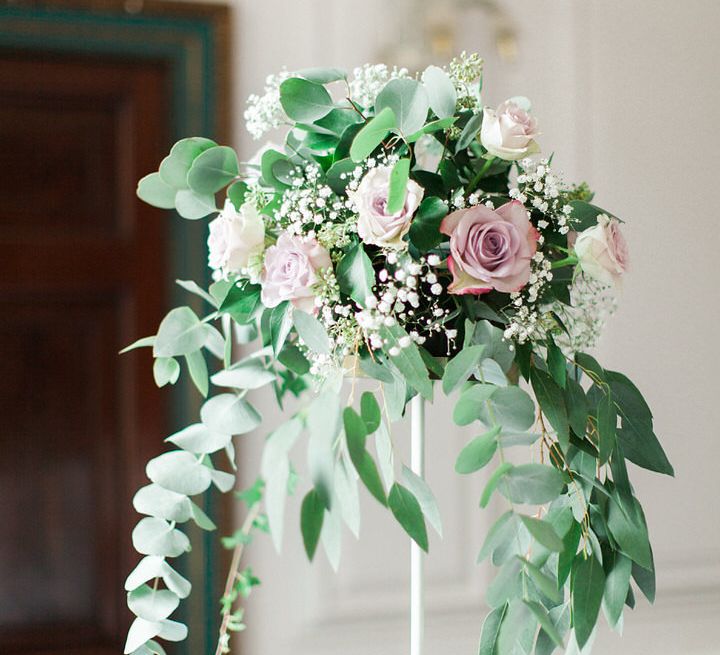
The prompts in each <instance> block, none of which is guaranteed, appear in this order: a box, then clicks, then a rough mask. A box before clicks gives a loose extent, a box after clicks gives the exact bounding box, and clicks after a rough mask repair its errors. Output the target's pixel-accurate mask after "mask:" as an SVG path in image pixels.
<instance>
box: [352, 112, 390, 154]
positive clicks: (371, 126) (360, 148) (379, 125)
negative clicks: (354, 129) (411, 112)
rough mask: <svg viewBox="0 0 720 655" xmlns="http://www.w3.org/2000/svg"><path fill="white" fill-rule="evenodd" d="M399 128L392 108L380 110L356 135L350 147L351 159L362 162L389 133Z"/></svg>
mask: <svg viewBox="0 0 720 655" xmlns="http://www.w3.org/2000/svg"><path fill="white" fill-rule="evenodd" d="M395 127H397V123H396V122H395V114H394V112H393V110H392V109H390V107H385V108H384V109H382V110H379V111H378V113H377V114H376V115H375V117H374V118H372V119H371V120H369V121H368V122H367V123H365V125H364V126H363V128H362V129H361V130H360V131H359V132H358V133H357V134H356V135H355V138H354V139H353V141H352V145H351V146H350V159H352V160H353V161H354V162H361V161H363V160H364V159H365V158H367V157H368V156H369V155H370V154H371V153H372V151H373V150H375V148H377V147H378V146H379V145H380V143H381V142H382V141H383V139H384V138H385V137H386V136H387V135H388V132H390V130H392V129H393V128H395Z"/></svg>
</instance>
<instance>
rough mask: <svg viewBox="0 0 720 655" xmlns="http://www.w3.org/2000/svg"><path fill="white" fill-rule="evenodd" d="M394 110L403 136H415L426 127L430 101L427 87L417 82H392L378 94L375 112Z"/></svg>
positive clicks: (403, 80) (404, 80) (400, 80)
mask: <svg viewBox="0 0 720 655" xmlns="http://www.w3.org/2000/svg"><path fill="white" fill-rule="evenodd" d="M388 107H389V108H390V109H392V111H393V113H394V115H395V120H396V121H397V127H398V128H399V129H400V131H401V132H402V133H403V134H407V135H409V134H413V133H414V132H417V131H418V130H419V129H421V128H422V126H423V125H425V119H426V118H427V114H428V109H430V101H429V100H428V95H427V91H425V87H424V86H423V85H422V84H420V82H418V81H417V80H410V79H395V80H390V81H389V82H388V83H387V84H386V85H385V86H384V87H383V89H382V91H380V93H378V96H377V99H376V100H375V112H376V113H379V112H381V111H382V110H383V109H386V108H388Z"/></svg>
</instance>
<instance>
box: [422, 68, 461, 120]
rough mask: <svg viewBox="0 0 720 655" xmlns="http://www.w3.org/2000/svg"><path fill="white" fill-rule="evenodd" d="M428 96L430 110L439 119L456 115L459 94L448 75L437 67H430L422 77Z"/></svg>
mask: <svg viewBox="0 0 720 655" xmlns="http://www.w3.org/2000/svg"><path fill="white" fill-rule="evenodd" d="M422 81H423V84H424V85H425V89H426V91H427V94H428V100H429V101H430V108H431V109H432V110H433V112H435V115H436V116H437V117H438V118H448V117H450V116H452V115H453V114H454V113H455V103H456V102H457V93H456V91H455V86H454V85H453V83H452V80H451V79H450V77H449V76H448V74H447V73H446V72H445V71H444V70H443V69H442V68H438V67H437V66H428V67H427V68H426V69H425V72H424V73H423V76H422Z"/></svg>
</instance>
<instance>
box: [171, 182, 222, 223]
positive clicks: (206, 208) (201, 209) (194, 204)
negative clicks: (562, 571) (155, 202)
mask: <svg viewBox="0 0 720 655" xmlns="http://www.w3.org/2000/svg"><path fill="white" fill-rule="evenodd" d="M175 209H177V212H178V214H180V216H182V217H183V218H187V219H188V220H190V221H195V220H197V219H199V218H205V217H206V216H207V215H208V214H212V213H214V212H216V211H217V207H216V206H215V197H214V196H213V194H212V193H203V194H200V193H196V192H195V191H193V190H192V189H180V190H179V191H178V192H177V194H176V195H175Z"/></svg>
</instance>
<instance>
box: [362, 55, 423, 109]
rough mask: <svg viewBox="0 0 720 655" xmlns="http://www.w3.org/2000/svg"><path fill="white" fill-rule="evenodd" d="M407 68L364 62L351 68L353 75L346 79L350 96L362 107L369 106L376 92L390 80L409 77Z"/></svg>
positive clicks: (373, 100)
mask: <svg viewBox="0 0 720 655" xmlns="http://www.w3.org/2000/svg"><path fill="white" fill-rule="evenodd" d="M409 76H410V74H409V72H408V69H407V68H398V67H397V66H393V67H392V68H388V67H387V66H386V65H385V64H364V65H363V66H358V67H357V68H355V69H353V76H352V78H351V79H350V80H349V81H348V85H349V87H350V97H351V98H352V99H353V101H355V102H357V103H358V104H359V105H361V106H363V107H370V106H371V105H372V104H373V103H374V102H375V98H376V97H377V94H378V93H380V91H382V88H383V87H384V86H385V85H386V84H387V83H388V82H389V81H390V80H395V79H399V78H405V77H409Z"/></svg>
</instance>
